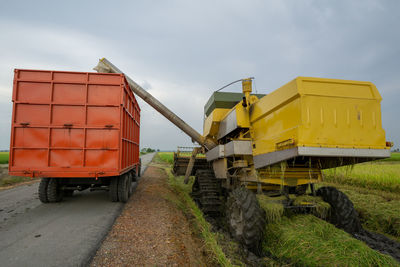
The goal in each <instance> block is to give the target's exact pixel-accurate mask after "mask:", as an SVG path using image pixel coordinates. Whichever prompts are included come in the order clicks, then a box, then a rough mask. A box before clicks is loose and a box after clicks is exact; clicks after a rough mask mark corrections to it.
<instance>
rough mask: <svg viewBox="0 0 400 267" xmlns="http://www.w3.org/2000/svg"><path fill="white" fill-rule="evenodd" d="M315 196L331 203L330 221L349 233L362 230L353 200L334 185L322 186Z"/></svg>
mask: <svg viewBox="0 0 400 267" xmlns="http://www.w3.org/2000/svg"><path fill="white" fill-rule="evenodd" d="M317 196H321V197H322V199H323V200H324V201H325V202H328V203H329V204H330V205H331V214H330V217H329V219H328V221H329V222H330V223H332V224H333V225H335V226H336V227H338V228H341V229H343V230H345V231H346V232H348V233H350V234H354V233H358V232H360V231H362V230H363V228H362V226H361V223H360V220H359V219H358V213H357V211H356V210H355V209H354V206H353V202H351V200H350V199H349V198H348V197H347V196H346V195H345V194H344V193H343V192H341V191H339V190H338V189H336V188H335V187H331V186H324V187H321V188H319V189H318V190H317Z"/></svg>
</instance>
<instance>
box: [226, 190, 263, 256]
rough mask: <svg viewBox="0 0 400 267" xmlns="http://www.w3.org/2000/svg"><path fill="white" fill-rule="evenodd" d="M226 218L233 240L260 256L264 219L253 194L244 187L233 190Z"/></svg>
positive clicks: (228, 202)
mask: <svg viewBox="0 0 400 267" xmlns="http://www.w3.org/2000/svg"><path fill="white" fill-rule="evenodd" d="M226 218H227V223H228V226H229V230H230V233H231V235H232V236H233V238H235V239H236V240H238V241H239V242H240V243H242V244H243V245H244V246H245V247H246V248H247V249H248V250H250V251H251V252H253V253H254V254H256V255H258V256H260V255H262V240H263V237H264V231H265V225H266V218H265V211H264V210H263V209H262V208H261V206H260V204H259V203H258V200H257V198H256V196H255V194H254V193H253V192H251V191H250V190H248V189H246V188H244V187H240V188H236V189H235V190H233V191H232V192H231V193H230V195H229V197H228V201H227V214H226Z"/></svg>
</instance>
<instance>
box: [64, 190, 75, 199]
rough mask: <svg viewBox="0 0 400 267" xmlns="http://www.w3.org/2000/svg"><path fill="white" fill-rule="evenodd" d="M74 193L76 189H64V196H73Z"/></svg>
mask: <svg viewBox="0 0 400 267" xmlns="http://www.w3.org/2000/svg"><path fill="white" fill-rule="evenodd" d="M73 194H74V190H71V189H67V190H64V196H66V197H72V196H73Z"/></svg>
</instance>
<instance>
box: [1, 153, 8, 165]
mask: <svg viewBox="0 0 400 267" xmlns="http://www.w3.org/2000/svg"><path fill="white" fill-rule="evenodd" d="M8 158H9V152H0V164H6V163H8Z"/></svg>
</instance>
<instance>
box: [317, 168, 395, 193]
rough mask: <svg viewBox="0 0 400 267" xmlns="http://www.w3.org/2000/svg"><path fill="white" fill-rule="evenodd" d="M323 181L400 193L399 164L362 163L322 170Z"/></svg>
mask: <svg viewBox="0 0 400 267" xmlns="http://www.w3.org/2000/svg"><path fill="white" fill-rule="evenodd" d="M324 175H325V177H324V180H325V181H326V182H330V183H338V184H348V185H353V186H360V187H364V188H368V189H379V190H383V191H389V192H395V193H400V163H399V162H396V163H394V162H381V163H363V164H357V165H354V166H353V167H352V168H351V167H347V166H345V167H340V168H334V169H328V170H324Z"/></svg>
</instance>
